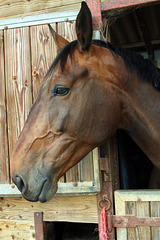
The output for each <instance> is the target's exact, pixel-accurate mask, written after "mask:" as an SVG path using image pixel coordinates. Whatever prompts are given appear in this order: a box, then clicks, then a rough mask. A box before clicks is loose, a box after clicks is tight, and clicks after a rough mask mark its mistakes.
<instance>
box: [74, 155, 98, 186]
mask: <svg viewBox="0 0 160 240" xmlns="http://www.w3.org/2000/svg"><path fill="white" fill-rule="evenodd" d="M93 161H94V160H93V151H92V152H90V153H89V154H88V155H87V156H86V157H85V158H84V159H83V161H80V163H79V164H78V172H79V181H81V182H83V181H94V173H96V171H94V169H93ZM97 171H98V169H97Z"/></svg>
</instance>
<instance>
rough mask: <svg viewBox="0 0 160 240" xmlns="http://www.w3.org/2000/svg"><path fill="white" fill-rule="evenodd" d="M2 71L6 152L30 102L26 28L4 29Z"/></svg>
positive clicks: (28, 53) (21, 124) (29, 69)
mask: <svg viewBox="0 0 160 240" xmlns="http://www.w3.org/2000/svg"><path fill="white" fill-rule="evenodd" d="M4 33H5V34H4V39H5V73H6V97H7V111H8V112H7V120H8V138H9V153H10V154H11V152H12V149H13V147H14V145H15V142H16V141H17V139H18V136H19V134H20V132H21V130H22V128H23V126H24V123H25V120H26V118H27V116H28V113H29V110H30V107H31V105H32V96H31V65H30V64H31V61H30V37H29V28H28V27H26V28H19V29H11V30H5V32H4Z"/></svg>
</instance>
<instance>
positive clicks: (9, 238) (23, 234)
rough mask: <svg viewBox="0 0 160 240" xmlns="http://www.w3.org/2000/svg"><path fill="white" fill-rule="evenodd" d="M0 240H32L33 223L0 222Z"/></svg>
mask: <svg viewBox="0 0 160 240" xmlns="http://www.w3.org/2000/svg"><path fill="white" fill-rule="evenodd" d="M0 239H1V240H13V239H15V240H33V239H35V228H34V222H33V221H22V222H20V221H10V220H7V221H0Z"/></svg>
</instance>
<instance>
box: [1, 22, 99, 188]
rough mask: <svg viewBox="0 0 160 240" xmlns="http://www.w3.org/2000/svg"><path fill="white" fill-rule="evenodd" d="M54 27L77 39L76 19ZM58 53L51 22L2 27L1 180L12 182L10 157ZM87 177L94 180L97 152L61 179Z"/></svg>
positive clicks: (59, 31) (69, 180) (71, 179)
mask: <svg viewBox="0 0 160 240" xmlns="http://www.w3.org/2000/svg"><path fill="white" fill-rule="evenodd" d="M52 27H53V28H54V29H55V30H57V32H58V33H59V34H60V35H61V36H62V37H64V38H66V39H67V40H68V41H73V40H74V39H76V32H75V21H72V22H62V23H54V24H52ZM56 55H57V47H56V45H55V42H54V39H53V37H52V35H51V33H50V31H49V28H48V25H40V26H32V27H24V28H16V29H7V30H4V31H0V146H1V152H0V184H4V183H9V182H10V177H9V158H10V156H11V153H12V151H13V148H14V145H15V143H16V141H17V139H18V136H19V135H20V133H21V131H22V128H23V126H24V123H25V121H26V119H27V116H28V113H29V110H30V108H31V105H32V103H33V101H34V100H35V98H36V96H37V93H38V91H39V89H40V86H41V84H42V81H43V78H44V76H45V74H46V73H47V71H48V69H49V67H50V65H51V64H52V62H53V60H54V58H55V57H56ZM8 153H9V156H8ZM83 181H91V182H92V181H94V174H93V153H90V154H89V155H88V156H87V157H85V159H84V160H83V161H82V162H80V163H79V164H78V165H76V166H75V167H73V168H72V169H70V170H69V171H68V172H67V173H66V174H65V176H64V177H62V178H61V179H60V182H83Z"/></svg>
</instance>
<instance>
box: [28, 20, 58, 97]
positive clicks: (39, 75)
mask: <svg viewBox="0 0 160 240" xmlns="http://www.w3.org/2000/svg"><path fill="white" fill-rule="evenodd" d="M51 26H52V27H53V28H54V29H55V28H56V24H52V25H51ZM30 33H31V59H32V79H33V99H35V98H36V96H37V93H38V91H39V89H40V87H41V85H42V81H43V79H44V76H45V75H46V73H47V71H48V69H49V67H50V65H51V64H52V62H53V60H54V58H55V57H56V55H57V48H56V45H55V42H54V39H53V37H52V35H51V33H50V30H49V27H48V25H41V26H33V27H31V28H30Z"/></svg>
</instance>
